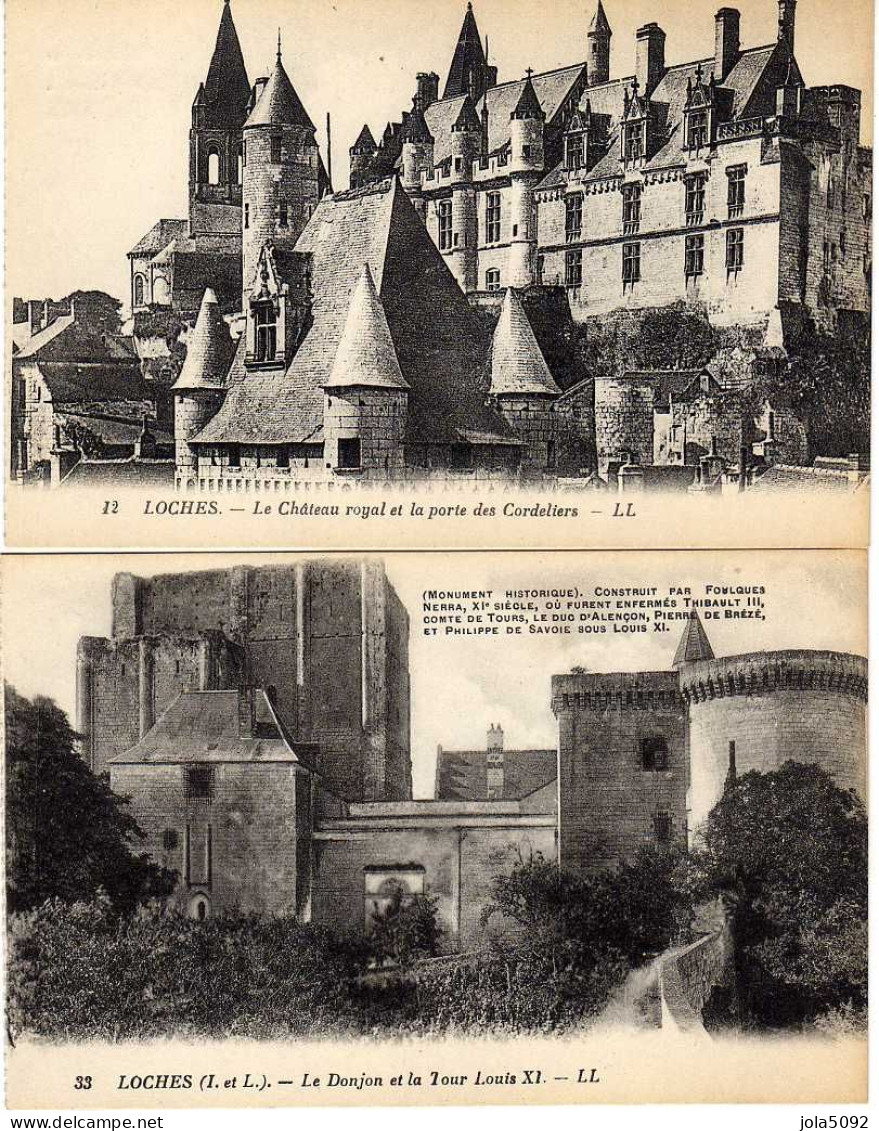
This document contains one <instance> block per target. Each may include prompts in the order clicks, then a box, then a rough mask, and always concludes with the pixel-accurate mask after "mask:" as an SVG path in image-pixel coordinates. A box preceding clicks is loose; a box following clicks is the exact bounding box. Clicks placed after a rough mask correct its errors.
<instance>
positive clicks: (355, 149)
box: [351, 125, 378, 153]
mask: <svg viewBox="0 0 879 1131" xmlns="http://www.w3.org/2000/svg"><path fill="white" fill-rule="evenodd" d="M377 148H378V146H377V145H376V143H375V138H374V137H373V136H372V130H371V129H370V128H369V126H367V125H364V127H363V129H362V130H361V131H360V133H359V134H358V135H357V140H356V141H355V142H354V144H353V145H352V146H351V152H352V153H374V152H375V151H376V149H377Z"/></svg>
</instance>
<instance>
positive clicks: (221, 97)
mask: <svg viewBox="0 0 879 1131" xmlns="http://www.w3.org/2000/svg"><path fill="white" fill-rule="evenodd" d="M249 97H250V80H249V79H248V77H247V68H246V67H245V65H244V56H243V54H242V53H241V44H240V43H239V42H238V32H237V31H236V30H235V21H234V20H233V19H232V8H231V6H230V4H229V0H225V2H224V4H223V14H222V16H221V17H220V27H219V30H218V32H217V42H216V45H215V46H214V54H213V56H212V57H211V65H210V67H208V77H207V78H206V79H205V81H204V88H203V89H202V88H199V92H198V94H197V95H196V103H197V104H198V105H204V106H206V107H207V110H208V113H209V117H210V120H209V122H206V123H205V124H206V125H212V126H232V127H234V126H240V125H241V123H242V122H243V120H244V115H245V110H246V107H247V100H248V98H249Z"/></svg>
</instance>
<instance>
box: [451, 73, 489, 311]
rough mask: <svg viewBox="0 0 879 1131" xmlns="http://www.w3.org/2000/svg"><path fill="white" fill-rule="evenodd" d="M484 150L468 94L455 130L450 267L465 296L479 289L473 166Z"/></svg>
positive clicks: (453, 140)
mask: <svg viewBox="0 0 879 1131" xmlns="http://www.w3.org/2000/svg"><path fill="white" fill-rule="evenodd" d="M481 148H482V123H481V122H480V120H479V115H478V114H477V113H476V107H475V106H474V105H473V100H472V99H471V98H470V95H469V94H468V95H467V96H466V97H465V98H464V101H463V103H462V105H461V110H460V112H459V114H458V117H457V118H456V119H455V122H454V124H453V126H452V137H451V158H452V174H451V180H452V254H451V258H450V262H449V266H450V267H451V269H452V274H453V275H454V276H455V278H456V279H457V280H458V283H459V285H460V287H461V289H462V290H463V291H464V292H465V293H469V292H470V291H475V290H476V289H477V286H478V284H477V274H478V262H477V217H476V189H475V188H474V186H473V162H474V161H475V160H476V159H477V157H479V153H480V150H481Z"/></svg>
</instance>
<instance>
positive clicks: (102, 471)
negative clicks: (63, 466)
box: [62, 456, 176, 488]
mask: <svg viewBox="0 0 879 1131" xmlns="http://www.w3.org/2000/svg"><path fill="white" fill-rule="evenodd" d="M175 471H176V467H175V463H174V460H173V458H169V459H138V458H137V457H135V456H131V457H129V458H128V459H95V460H92V459H81V460H80V461H79V463H76V464H74V465H73V467H72V468H71V470H70V472H69V474H68V475H66V476H65V477H64V479H63V480H62V483H63V485H64V486H65V487H66V486H74V487H102V486H108V487H127V486H129V485H130V486H132V487H141V488H142V487H148V486H154V487H168V488H171V487H173V486H174V475H175Z"/></svg>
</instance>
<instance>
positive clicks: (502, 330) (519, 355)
mask: <svg viewBox="0 0 879 1131" xmlns="http://www.w3.org/2000/svg"><path fill="white" fill-rule="evenodd" d="M490 392H491V393H492V395H493V396H499V395H502V394H504V393H513V394H516V393H518V394H522V393H530V394H535V393H536V394H541V395H544V396H552V397H558V396H561V392H562V391H561V389H560V388H559V387H558V385H557V384H556V383H555V381H554V380H553V376H552V374H551V373H550V371H549V366H548V365H547V364H546V360H545V358H544V356H543V354H542V353H541V350H540V346H539V345H538V344H537V338H535V336H534V331H533V330H532V329H531V323H530V322H529V321H528V315H527V314H526V313H525V311H524V309H523V307H522V303H521V302H520V301H519V297H518V295H517V294H516V292H515V291H514V290H513V289H512V288H510V289H509V290H508V291H507V293H506V294H505V295H504V304H503V306H502V307H501V316H500V318H499V319H498V324H497V326H495V330H494V338H493V339H492V343H491V389H490Z"/></svg>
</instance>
